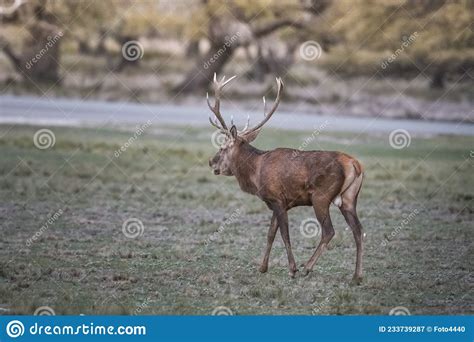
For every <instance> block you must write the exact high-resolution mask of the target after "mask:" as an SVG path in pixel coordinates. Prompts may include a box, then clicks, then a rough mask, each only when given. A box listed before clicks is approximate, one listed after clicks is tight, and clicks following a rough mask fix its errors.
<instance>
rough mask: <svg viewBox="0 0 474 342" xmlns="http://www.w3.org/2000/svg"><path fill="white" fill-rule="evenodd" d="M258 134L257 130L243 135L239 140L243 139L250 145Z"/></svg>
mask: <svg viewBox="0 0 474 342" xmlns="http://www.w3.org/2000/svg"><path fill="white" fill-rule="evenodd" d="M258 133H260V130H259V129H257V130H256V131H253V132H249V133H247V134H245V133H244V134H243V135H242V136H241V138H242V139H244V140H245V141H246V142H248V143H251V142H252V141H254V140H255V139H256V138H257V136H258Z"/></svg>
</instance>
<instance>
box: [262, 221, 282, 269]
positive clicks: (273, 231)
mask: <svg viewBox="0 0 474 342" xmlns="http://www.w3.org/2000/svg"><path fill="white" fill-rule="evenodd" d="M277 230H278V222H277V217H276V214H275V213H273V216H272V221H271V223H270V228H268V234H267V248H266V249H265V255H264V256H263V261H262V265H261V266H260V268H259V271H260V272H262V273H265V272H267V271H268V258H269V257H270V251H271V250H272V245H273V241H275V235H276V232H277Z"/></svg>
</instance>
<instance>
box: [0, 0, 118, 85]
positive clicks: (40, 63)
mask: <svg viewBox="0 0 474 342" xmlns="http://www.w3.org/2000/svg"><path fill="white" fill-rule="evenodd" d="M114 8H115V6H114V3H113V2H109V3H106V2H102V1H97V2H93V3H90V4H87V6H83V2H81V1H75V0H63V1H48V0H14V1H11V2H10V4H9V5H8V4H7V5H4V6H1V7H0V21H1V22H2V24H5V25H9V26H12V27H13V28H12V30H13V31H11V32H17V33H18V36H19V37H20V39H23V41H22V44H21V45H22V48H21V52H18V50H20V49H18V48H16V49H15V48H13V47H12V43H11V42H10V41H9V40H8V39H7V38H6V37H5V36H8V37H10V36H12V35H3V34H2V35H1V36H0V49H1V50H2V51H3V52H4V53H5V54H6V56H7V57H8V59H9V60H10V62H11V63H12V65H13V67H14V69H15V70H17V71H18V72H19V73H20V74H21V76H22V77H23V79H24V80H25V81H27V82H32V83H35V84H36V83H41V82H53V83H57V82H60V80H61V75H60V60H61V45H62V44H63V40H64V39H65V37H66V34H65V31H66V29H67V32H74V34H75V35H77V36H87V32H86V30H95V29H96V28H95V27H96V24H94V23H98V22H101V23H104V22H106V18H105V17H106V16H107V14H112V13H113V10H114ZM63 23H66V24H63ZM63 25H67V27H62V26H63ZM23 27H25V28H26V32H27V34H23V35H22V34H21V32H22V28H23ZM84 28H85V29H84ZM89 32H90V31H89ZM15 38H17V37H16V35H15ZM17 39H18V38H17Z"/></svg>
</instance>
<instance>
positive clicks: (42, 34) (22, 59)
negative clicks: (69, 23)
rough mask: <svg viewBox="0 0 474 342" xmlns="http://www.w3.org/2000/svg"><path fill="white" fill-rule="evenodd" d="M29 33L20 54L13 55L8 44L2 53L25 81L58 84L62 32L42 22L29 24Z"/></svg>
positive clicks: (4, 45) (3, 47)
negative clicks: (29, 37)
mask: <svg viewBox="0 0 474 342" xmlns="http://www.w3.org/2000/svg"><path fill="white" fill-rule="evenodd" d="M29 32H30V35H31V39H29V40H28V41H27V42H26V44H24V45H25V48H24V50H23V51H22V53H21V54H16V53H14V51H13V50H12V49H11V47H10V45H9V44H8V43H4V44H3V46H2V50H3V52H4V53H5V54H6V55H7V57H8V58H9V60H10V62H11V63H12V64H13V66H14V68H15V69H16V70H18V72H19V73H20V74H21V76H22V77H23V78H24V80H25V81H27V82H31V83H35V82H39V83H40V82H59V80H60V75H59V60H60V43H61V39H62V36H63V34H62V32H61V31H59V30H58V28H57V26H55V25H52V24H49V23H46V22H44V21H39V22H35V23H33V24H31V25H30V27H29Z"/></svg>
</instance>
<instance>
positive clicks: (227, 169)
mask: <svg viewBox="0 0 474 342" xmlns="http://www.w3.org/2000/svg"><path fill="white" fill-rule="evenodd" d="M235 77H236V76H233V77H231V78H229V79H228V80H226V79H225V76H224V77H222V79H221V80H220V81H218V80H217V76H216V74H214V82H213V87H214V98H215V102H214V105H211V102H210V100H209V94H207V104H208V106H209V109H210V110H211V111H212V112H213V113H214V116H215V118H212V117H211V116H209V122H210V123H211V125H212V126H214V127H215V128H217V129H218V130H219V131H220V132H221V133H222V134H224V136H225V140H224V142H223V143H222V144H221V145H220V148H219V151H217V153H216V154H215V156H214V157H212V158H211V159H210V160H209V166H210V167H211V168H212V170H213V171H214V174H215V175H224V176H232V175H233V171H232V170H233V169H234V168H235V163H237V162H238V160H239V155H240V151H241V149H242V148H243V147H245V146H247V145H249V144H250V143H251V142H252V141H254V140H255V138H257V136H258V134H259V133H260V130H261V129H262V127H263V125H265V123H266V122H267V121H268V120H269V119H270V118H271V116H272V115H273V113H275V111H276V109H277V108H278V105H279V104H280V99H281V92H282V89H283V82H282V80H281V78H277V79H276V82H277V85H278V90H277V97H276V99H275V102H274V103H273V106H272V108H271V109H270V111H269V112H268V113H266V101H265V97H263V114H264V118H263V120H262V121H261V122H260V123H259V124H258V125H256V126H254V127H249V123H250V116H247V123H246V124H245V127H244V128H243V129H242V130H238V129H237V127H236V126H235V125H234V122H233V120H232V119H231V125H230V128H228V126H227V124H226V123H225V120H224V118H223V117H222V115H221V112H220V97H221V94H222V89H223V88H224V86H225V85H226V84H228V83H229V82H230V81H232V80H233V79H234V78H235Z"/></svg>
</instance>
